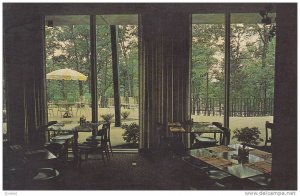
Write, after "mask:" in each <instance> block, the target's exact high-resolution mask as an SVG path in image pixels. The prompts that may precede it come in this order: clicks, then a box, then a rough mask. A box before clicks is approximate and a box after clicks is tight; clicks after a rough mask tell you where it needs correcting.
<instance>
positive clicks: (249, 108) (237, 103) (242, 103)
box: [191, 98, 274, 117]
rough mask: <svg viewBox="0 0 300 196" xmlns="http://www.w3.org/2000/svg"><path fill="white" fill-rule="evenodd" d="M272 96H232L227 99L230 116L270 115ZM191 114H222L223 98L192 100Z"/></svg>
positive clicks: (271, 112)
mask: <svg viewBox="0 0 300 196" xmlns="http://www.w3.org/2000/svg"><path fill="white" fill-rule="evenodd" d="M273 103H274V99H273V98H266V99H258V98H232V99H230V100H229V110H230V113H229V114H230V116H248V117H250V116H272V115H273ZM191 108H192V114H193V115H204V116H222V115H224V99H221V98H208V99H206V98H199V99H193V100H192V107H191Z"/></svg>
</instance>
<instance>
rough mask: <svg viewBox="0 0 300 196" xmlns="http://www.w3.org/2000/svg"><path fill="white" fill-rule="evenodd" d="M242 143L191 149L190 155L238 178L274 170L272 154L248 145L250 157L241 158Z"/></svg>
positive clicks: (268, 173) (265, 173) (264, 173)
mask: <svg viewBox="0 0 300 196" xmlns="http://www.w3.org/2000/svg"><path fill="white" fill-rule="evenodd" d="M239 148H241V145H240V144H231V145H228V146H214V147H208V148H200V149H193V150H190V151H189V152H188V153H189V156H190V157H192V158H193V159H195V160H198V161H200V162H202V163H205V164H207V165H210V166H212V167H214V168H216V169H219V170H221V171H224V172H226V173H228V174H230V175H232V176H234V177H236V178H238V179H247V178H251V177H255V176H259V175H270V174H271V172H272V154H271V153H269V152H265V151H261V150H258V149H255V148H251V147H247V149H248V151H249V155H248V157H245V158H243V160H241V159H240V157H239V155H238V149H239Z"/></svg>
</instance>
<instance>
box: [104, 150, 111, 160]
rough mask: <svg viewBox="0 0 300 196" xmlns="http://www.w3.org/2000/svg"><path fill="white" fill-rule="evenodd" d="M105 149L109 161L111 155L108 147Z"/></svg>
mask: <svg viewBox="0 0 300 196" xmlns="http://www.w3.org/2000/svg"><path fill="white" fill-rule="evenodd" d="M104 151H105V155H106V159H107V161H109V160H110V156H109V151H108V147H106V148H105V150H104Z"/></svg>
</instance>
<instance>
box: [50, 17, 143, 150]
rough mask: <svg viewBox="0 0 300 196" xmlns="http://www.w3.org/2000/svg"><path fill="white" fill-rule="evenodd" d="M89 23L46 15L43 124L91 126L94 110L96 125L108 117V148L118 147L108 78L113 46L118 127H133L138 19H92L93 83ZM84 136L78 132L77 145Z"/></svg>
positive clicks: (118, 134)
mask: <svg viewBox="0 0 300 196" xmlns="http://www.w3.org/2000/svg"><path fill="white" fill-rule="evenodd" d="M90 19H91V16H89V15H85V16H80V15H76V16H75V15H69V16H46V21H45V22H46V26H45V51H46V84H47V104H48V121H53V120H54V121H58V122H60V123H61V125H62V126H64V127H65V128H66V127H67V126H69V127H74V126H76V125H78V124H79V121H80V118H82V117H84V118H85V119H86V121H89V122H91V121H92V119H93V117H94V116H93V115H94V114H95V112H94V111H98V113H97V114H96V115H97V116H96V118H98V121H100V122H103V121H104V120H107V119H108V118H110V119H109V120H110V122H111V128H112V129H111V142H112V145H113V146H120V145H121V147H123V146H122V145H124V144H125V141H124V139H123V133H124V130H123V129H122V128H121V127H115V123H114V122H115V102H114V100H115V96H117V95H115V93H114V88H116V84H114V82H113V81H114V80H113V78H114V77H115V76H116V75H114V74H113V69H114V68H113V65H112V58H113V55H112V47H113V46H112V45H115V48H116V51H115V52H116V53H117V59H116V62H117V67H118V70H117V71H118V72H116V74H117V76H118V83H119V88H118V90H119V91H118V92H119V93H118V94H119V99H120V105H121V108H120V110H121V122H122V124H131V123H133V122H135V123H137V124H138V114H139V112H138V89H139V88H138V26H137V24H138V16H137V15H97V16H96V23H95V25H96V35H95V36H96V42H95V45H96V51H95V56H96V70H95V71H96V77H97V78H96V81H92V77H91V76H92V75H91V73H93V70H92V67H93V66H92V65H91V55H92V51H91V40H92V39H91V37H93V36H91V30H90V21H91V20H90ZM113 27H114V28H115V29H116V31H114V32H113V33H115V36H116V41H115V42H114V41H112V38H111V32H112V31H111V29H112V28H113ZM91 29H92V28H91ZM92 35H93V34H92ZM92 84H97V99H98V102H97V104H96V107H97V108H95V107H92V97H93V93H94V92H96V91H93V89H92V88H93V85H92ZM62 129H64V128H62ZM88 135H90V133H79V139H78V140H79V142H83V141H85V139H86V137H87V136H88ZM125 146H126V145H125ZM135 146H136V147H137V144H135ZM127 147H129V146H128V145H127Z"/></svg>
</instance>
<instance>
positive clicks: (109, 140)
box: [108, 140, 113, 156]
mask: <svg viewBox="0 0 300 196" xmlns="http://www.w3.org/2000/svg"><path fill="white" fill-rule="evenodd" d="M108 144H109V148H110V152H111V156H113V151H112V147H111V142H110V140H109V141H108Z"/></svg>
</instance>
